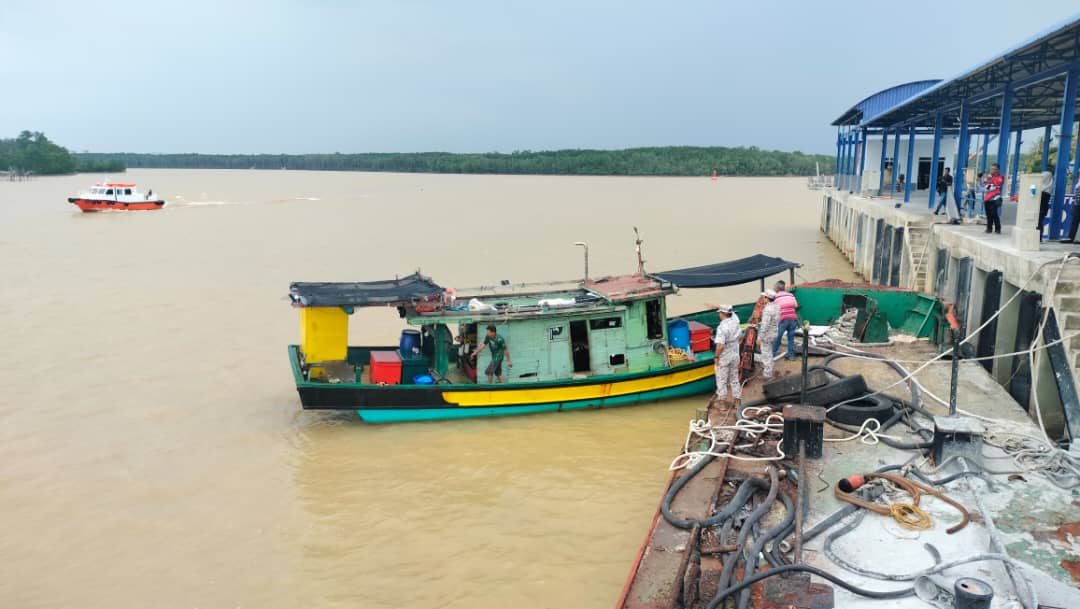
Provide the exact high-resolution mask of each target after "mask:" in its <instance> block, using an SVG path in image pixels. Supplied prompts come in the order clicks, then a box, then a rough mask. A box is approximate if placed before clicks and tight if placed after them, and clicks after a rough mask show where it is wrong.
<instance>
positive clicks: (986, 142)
mask: <svg viewBox="0 0 1080 609" xmlns="http://www.w3.org/2000/svg"><path fill="white" fill-rule="evenodd" d="M989 151H990V134H989V133H983V144H982V158H980V159H979V173H986V155H987V153H988V152H989Z"/></svg>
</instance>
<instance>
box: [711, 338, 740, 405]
mask: <svg viewBox="0 0 1080 609" xmlns="http://www.w3.org/2000/svg"><path fill="white" fill-rule="evenodd" d="M728 387H730V388H731V397H733V398H735V399H737V400H739V399H742V384H740V383H739V350H738V347H737V346H736V348H734V349H732V348H725V349H724V353H723V355H721V356H720V359H719V360H717V361H716V397H717V398H718V399H721V400H723V399H726V398H727V395H728Z"/></svg>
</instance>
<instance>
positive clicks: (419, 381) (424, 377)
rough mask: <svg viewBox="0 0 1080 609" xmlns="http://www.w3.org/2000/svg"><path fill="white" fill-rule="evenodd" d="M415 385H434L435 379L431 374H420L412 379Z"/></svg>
mask: <svg viewBox="0 0 1080 609" xmlns="http://www.w3.org/2000/svg"><path fill="white" fill-rule="evenodd" d="M412 382H413V385H434V384H435V378H434V377H432V376H431V375H430V374H419V375H417V376H414V377H412Z"/></svg>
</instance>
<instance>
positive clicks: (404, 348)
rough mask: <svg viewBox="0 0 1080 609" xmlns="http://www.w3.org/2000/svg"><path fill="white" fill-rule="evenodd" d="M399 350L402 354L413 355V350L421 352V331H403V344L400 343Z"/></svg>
mask: <svg viewBox="0 0 1080 609" xmlns="http://www.w3.org/2000/svg"><path fill="white" fill-rule="evenodd" d="M398 348H399V349H401V352H402V353H412V352H413V349H416V350H417V351H419V350H420V331H419V330H402V331H401V342H399V343H398Z"/></svg>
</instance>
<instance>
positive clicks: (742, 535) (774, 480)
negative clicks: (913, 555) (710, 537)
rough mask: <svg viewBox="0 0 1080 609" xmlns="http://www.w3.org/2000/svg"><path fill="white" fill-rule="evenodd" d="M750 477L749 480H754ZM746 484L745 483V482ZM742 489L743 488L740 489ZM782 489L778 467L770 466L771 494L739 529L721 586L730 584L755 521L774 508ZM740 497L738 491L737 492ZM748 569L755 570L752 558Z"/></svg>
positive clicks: (726, 562) (721, 578)
mask: <svg viewBox="0 0 1080 609" xmlns="http://www.w3.org/2000/svg"><path fill="white" fill-rule="evenodd" d="M754 479H755V478H750V479H748V480H747V481H748V482H749V480H754ZM743 484H744V485H745V483H743ZM739 490H740V491H741V490H742V489H741V488H740V489H739ZM779 490H780V478H779V476H777V475H776V468H775V467H770V468H769V494H768V495H767V496H766V497H765V501H762V502H761V504H760V505H758V506H757V507H756V508H754V510H753V511H751V512H750V515H749V516H747V517H746V520H745V521H743V524H742V528H740V529H739V536H738V537H736V538H735V548H736V549H735V551H734V552H732V553H731V554H730V555H729V556H728V557H727V559H726V560H725V561H724V569H723V571H721V572H720V587H721V588H723V587H724V586H727V585H728V582H730V581H731V576H732V575H733V574H734V573H735V566H736V564H737V563H738V562H739V556H740V554H741V553H742V552H741V550H742V548H743V547H744V546H745V545H746V538H747V536H748V535H750V531H751V530H752V529H753V527H754V523H756V522H757V521H758V520H761V519H762V518H763V517H764V516H765V514H768V513H769V510H771V509H772V504H773V501H776V493H777V492H778V491H779ZM736 497H738V493H736ZM746 564H747V570H750V571H753V567H751V566H750V559H749V558H748V559H747V562H746Z"/></svg>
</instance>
